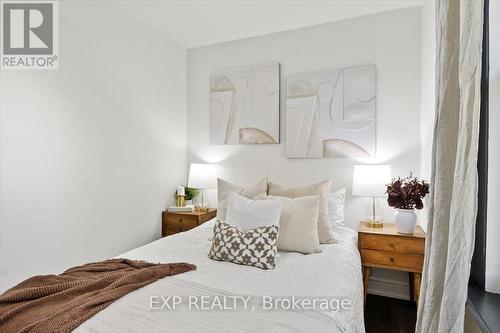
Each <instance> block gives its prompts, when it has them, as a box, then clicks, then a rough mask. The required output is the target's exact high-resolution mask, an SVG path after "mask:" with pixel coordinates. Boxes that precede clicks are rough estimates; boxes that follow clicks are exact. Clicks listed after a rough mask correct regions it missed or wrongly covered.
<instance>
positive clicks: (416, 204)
mask: <svg viewBox="0 0 500 333" xmlns="http://www.w3.org/2000/svg"><path fill="white" fill-rule="evenodd" d="M428 193H429V183H427V182H426V181H424V180H419V179H418V178H417V177H414V176H413V174H412V173H410V176H408V177H406V178H401V177H398V178H397V179H393V180H392V183H390V184H388V185H387V203H388V204H389V206H390V207H394V208H399V209H414V208H415V209H422V208H424V203H423V202H422V199H423V198H424V197H425V196H426V194H428Z"/></svg>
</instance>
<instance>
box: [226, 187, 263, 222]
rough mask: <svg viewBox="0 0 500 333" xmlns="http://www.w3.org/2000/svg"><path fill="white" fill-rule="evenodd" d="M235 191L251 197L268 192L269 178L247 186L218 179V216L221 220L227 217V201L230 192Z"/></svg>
mask: <svg viewBox="0 0 500 333" xmlns="http://www.w3.org/2000/svg"><path fill="white" fill-rule="evenodd" d="M231 192H235V193H236V194H239V195H242V196H244V197H247V198H249V199H254V198H256V197H258V196H262V195H265V194H267V178H266V177H264V178H262V179H261V180H259V182H258V183H256V184H254V185H252V186H248V187H247V188H244V187H241V186H238V185H235V184H231V183H230V182H227V181H225V180H224V179H220V178H218V179H217V201H218V205H217V206H218V207H217V218H218V219H219V220H221V221H224V220H225V219H226V212H227V203H228V200H229V193H231Z"/></svg>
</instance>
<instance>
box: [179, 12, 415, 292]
mask: <svg viewBox="0 0 500 333" xmlns="http://www.w3.org/2000/svg"><path fill="white" fill-rule="evenodd" d="M421 34H422V28H421V7H413V8H407V9H401V10H395V11H390V12H385V13H379V14H374V15H369V16H364V17H359V18H354V19H349V20H344V21H338V22H333V23H328V24H323V25H318V26H314V27H308V28H303V29H298V30H293V31H287V32H282V33H276V34H272V35H267V36H263V37H256V38H249V39H244V40H239V41H234V42H228V43H223V44H218V45H213V46H207V47H201V48H195V49H190V50H189V51H188V75H189V78H188V121H189V125H188V161H190V162H199V161H207V162H212V163H217V164H218V165H219V174H220V176H221V177H222V178H226V179H227V180H229V181H232V182H236V183H238V184H248V183H251V182H254V181H256V180H257V179H258V178H259V177H262V176H263V175H266V174H267V175H268V176H269V178H270V179H271V180H273V181H276V182H282V183H285V184H290V185H304V184H310V183H313V182H317V181H321V180H324V179H326V178H333V180H334V188H341V187H346V188H347V190H348V191H347V192H348V198H347V207H346V217H347V222H348V223H349V224H350V225H351V226H354V225H355V224H357V222H358V221H359V220H360V219H361V218H362V217H363V216H364V213H365V209H366V208H367V207H366V206H367V205H368V203H369V202H368V200H367V199H366V198H354V197H351V196H350V193H351V182H352V172H353V164H356V163H360V162H361V163H364V162H374V163H389V164H391V165H392V167H393V175H395V176H396V175H401V176H405V175H407V174H408V173H409V172H410V171H413V172H415V174H416V175H419V173H420V168H421V165H420V161H421V160H420V159H421V157H420V155H421V140H420V136H421V131H420V126H421V110H420V104H421V94H420V89H421V66H422V63H423V62H422V60H421V58H422V49H421ZM271 61H278V62H280V63H281V70H282V87H285V83H286V81H285V78H286V76H287V75H290V74H296V73H302V72H309V71H317V70H321V69H331V68H337V67H348V66H356V65H363V64H375V65H376V66H377V119H378V124H377V150H378V156H377V158H376V159H370V160H368V161H367V160H364V161H356V160H351V159H325V160H323V159H316V160H312V159H310V160H307V159H303V160H295V159H287V158H286V156H285V145H284V140H285V135H286V133H284V125H285V121H284V120H285V112H284V110H285V106H284V105H283V101H284V98H283V95H282V97H281V100H282V106H281V111H282V112H281V144H279V145H260V146H211V145H209V127H208V122H209V103H208V102H209V91H208V80H209V74H210V73H211V72H213V71H214V70H217V69H224V68H231V67H239V66H243V65H252V64H260V63H267V62H271ZM281 91H282V94H283V92H284V91H285V89H284V88H282V89H281ZM212 200H213V199H212ZM212 204H215V203H214V202H212ZM381 204H383V205H384V206H386V205H385V203H384V202H383V201H381ZM384 212H385V215H386V217H387V220H391V218H392V216H393V210H392V209H389V208H388V207H385V208H384ZM373 281H376V282H373V283H372V286H375V284H378V285H383V284H385V283H386V282H388V281H389V282H395V283H396V284H397V288H393V291H392V294H391V295H392V296H398V297H402V298H405V297H406V296H407V294H405V292H406V293H407V289H406V288H407V284H408V279H407V277H406V275H405V274H404V273H399V272H392V273H391V274H389V273H375V274H374V279H373ZM394 290H396V291H394ZM380 293H384V292H380ZM386 294H388V293H386Z"/></svg>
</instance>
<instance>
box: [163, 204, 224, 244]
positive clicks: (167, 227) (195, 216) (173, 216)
mask: <svg viewBox="0 0 500 333" xmlns="http://www.w3.org/2000/svg"><path fill="white" fill-rule="evenodd" d="M216 215H217V209H211V210H209V211H208V212H205V213H200V212H163V213H162V223H161V235H162V237H165V236H169V235H173V234H176V233H179V232H183V231H187V230H190V229H193V228H194V227H196V226H199V225H200V224H203V223H205V222H207V221H209V220H211V219H213V218H214V217H215V216H216Z"/></svg>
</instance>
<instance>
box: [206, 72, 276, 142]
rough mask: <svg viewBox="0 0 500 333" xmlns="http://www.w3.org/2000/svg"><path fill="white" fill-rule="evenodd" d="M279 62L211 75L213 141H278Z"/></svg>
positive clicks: (211, 128) (211, 135)
mask: <svg viewBox="0 0 500 333" xmlns="http://www.w3.org/2000/svg"><path fill="white" fill-rule="evenodd" d="M279 108H280V65H279V63H272V64H266V65H258V66H249V67H243V68H236V69H230V70H224V71H218V72H215V73H213V74H211V75H210V144H214V145H237V144H270V143H279V136H280V135H279V129H280V110H279Z"/></svg>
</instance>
